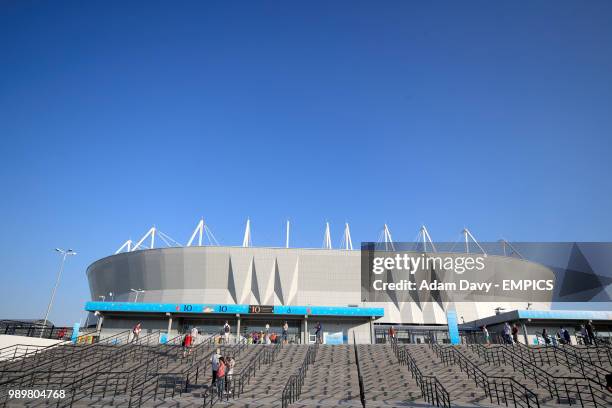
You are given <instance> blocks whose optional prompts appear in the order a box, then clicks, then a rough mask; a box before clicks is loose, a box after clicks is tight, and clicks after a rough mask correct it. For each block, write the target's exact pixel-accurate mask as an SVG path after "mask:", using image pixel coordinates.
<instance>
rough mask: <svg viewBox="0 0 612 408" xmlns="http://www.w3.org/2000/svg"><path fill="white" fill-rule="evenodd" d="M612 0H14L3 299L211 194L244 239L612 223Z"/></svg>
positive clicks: (62, 295)
mask: <svg viewBox="0 0 612 408" xmlns="http://www.w3.org/2000/svg"><path fill="white" fill-rule="evenodd" d="M611 18H612V3H611V2H609V1H590V2H586V3H585V2H577V1H571V2H570V1H539V2H528V1H520V2H505V3H500V2H489V1H481V2H422V3H420V4H419V3H417V2H405V1H398V2H384V3H380V2H353V1H351V2H348V1H334V2H302V3H296V2H231V3H228V2H193V3H190V2H183V3H181V4H175V3H173V2H146V3H144V2H143V3H138V2H130V4H122V2H77V1H75V2H43V1H4V2H1V3H0V152H1V154H2V160H1V161H0V182H1V184H0V188H1V191H2V193H1V196H2V198H1V200H0V217H1V218H0V220H1V221H2V222H1V224H0V225H1V227H2V234H0V248H1V249H0V255H1V257H0V262H1V268H0V282H1V285H0V311H1V313H0V317H21V318H26V317H38V316H42V315H43V314H44V311H45V308H46V304H47V302H48V297H49V293H50V289H51V287H52V285H53V281H54V278H55V273H56V271H57V267H58V264H59V258H58V256H57V255H56V254H55V253H54V252H53V251H52V249H53V248H54V247H57V246H59V247H73V248H74V249H75V250H77V251H78V252H79V254H78V255H77V256H76V257H74V258H72V259H70V261H69V263H68V265H67V268H66V271H65V275H64V277H63V280H62V283H61V287H60V290H59V292H58V298H57V302H56V305H55V308H54V311H53V312H52V314H51V318H52V320H54V321H56V322H58V323H71V322H73V321H75V320H77V321H78V320H79V319H80V318H81V317H82V316H84V313H83V312H82V306H83V303H84V302H85V301H86V300H88V297H89V291H88V287H87V282H86V279H85V269H86V267H87V265H89V264H90V263H91V262H93V261H94V260H96V259H98V258H100V257H103V256H106V255H109V254H111V253H113V252H114V251H115V250H116V249H117V248H118V247H119V246H120V245H121V244H122V243H123V242H124V241H125V240H126V239H128V238H132V239H136V238H139V237H140V236H141V235H142V234H144V233H145V232H146V230H147V229H148V228H149V227H150V226H151V225H153V224H155V225H156V226H157V227H158V228H159V229H160V230H162V231H164V232H166V233H167V234H169V235H170V236H172V237H173V238H175V239H177V240H179V241H183V242H184V241H186V240H187V238H188V237H189V235H190V233H191V231H192V230H193V228H194V227H195V225H196V223H197V222H198V220H199V218H200V217H201V216H204V217H205V218H206V220H207V222H208V224H209V225H210V227H211V229H212V230H213V232H214V233H215V235H216V236H217V238H218V239H219V241H220V242H221V243H223V244H228V245H237V244H240V243H241V240H242V229H243V227H244V222H245V219H246V218H247V217H250V218H251V219H252V223H253V243H254V244H255V245H273V246H276V245H281V244H282V243H283V242H284V235H283V234H284V233H283V227H284V221H285V219H286V218H290V219H291V220H292V222H293V224H292V226H293V228H292V230H293V245H296V246H307V247H319V246H321V243H322V241H323V226H324V222H325V221H326V220H328V221H330V222H331V224H332V238H333V240H334V244H335V245H338V244H339V242H340V238H341V228H342V224H343V223H344V222H345V221H349V222H350V223H351V228H352V234H353V241H354V242H359V241H362V240H365V241H367V240H375V239H376V238H377V236H378V234H379V231H380V229H381V227H382V224H383V223H385V222H387V223H389V225H390V226H391V231H392V233H393V235H394V238H395V239H396V240H411V239H414V237H415V235H416V233H417V230H418V228H419V226H420V224H422V223H425V224H426V225H427V226H428V228H429V231H430V233H431V235H432V236H433V238H434V239H436V240H446V241H455V240H457V239H458V238H459V232H460V230H461V229H462V228H463V227H464V226H468V227H470V229H471V230H472V232H473V233H474V235H475V236H476V237H477V238H478V239H480V240H483V241H484V240H495V239H498V238H499V237H501V236H503V237H505V238H507V239H510V240H517V241H574V240H575V241H610V240H612V217H610V214H609V212H610V209H611V208H612V195H611V191H612V181H611V178H610V175H611V173H612V164H611V163H612V161H611V160H610V157H611V154H612V140H611V139H612V115H611V112H612V75H611V72H612V25H611V24H610V21H611Z"/></svg>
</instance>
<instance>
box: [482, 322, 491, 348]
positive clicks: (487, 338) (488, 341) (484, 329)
mask: <svg viewBox="0 0 612 408" xmlns="http://www.w3.org/2000/svg"><path fill="white" fill-rule="evenodd" d="M482 334H483V335H484V340H485V344H486V345H487V346H489V345H490V344H491V336H490V335H489V330H487V326H486V325H485V326H482Z"/></svg>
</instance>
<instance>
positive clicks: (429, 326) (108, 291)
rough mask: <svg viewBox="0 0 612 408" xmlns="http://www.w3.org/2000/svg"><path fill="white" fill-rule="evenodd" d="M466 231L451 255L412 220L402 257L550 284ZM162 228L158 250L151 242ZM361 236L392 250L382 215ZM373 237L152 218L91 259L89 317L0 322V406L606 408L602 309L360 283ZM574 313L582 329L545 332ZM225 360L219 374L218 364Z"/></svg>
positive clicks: (538, 270)
mask: <svg viewBox="0 0 612 408" xmlns="http://www.w3.org/2000/svg"><path fill="white" fill-rule="evenodd" d="M464 234H465V241H464V244H465V247H464V248H463V250H462V251H460V252H452V251H446V250H441V248H440V245H438V247H437V248H436V245H434V243H433V242H432V241H431V238H430V237H429V234H428V232H427V230H426V228H425V227H422V228H421V231H420V236H421V240H420V244H419V245H420V246H418V245H417V247H415V248H414V250H412V251H407V252H405V254H406V256H407V257H414V258H415V259H418V258H419V257H420V258H423V259H424V254H427V253H433V252H435V257H439V258H444V259H449V260H451V261H452V263H453V264H455V265H461V267H463V265H465V262H464V259H463V260H461V261H459V259H458V258H457V257H460V256H462V257H465V256H466V254H468V255H469V254H470V253H471V251H473V252H476V253H478V254H480V255H483V256H482V260H481V261H482V262H483V265H482V266H483V268H481V269H484V268H487V269H491V270H493V271H494V272H495V274H496V275H499V276H515V277H519V278H525V279H527V278H529V279H531V280H532V281H539V280H546V281H548V280H554V279H555V278H556V276H555V273H554V271H553V270H552V269H550V268H549V267H547V266H544V265H542V264H540V263H537V262H532V261H529V260H526V259H524V258H523V257H522V256H519V255H518V254H517V251H516V249H515V248H513V247H512V245H511V244H509V243H504V244H503V245H507V246H508V247H509V248H511V249H512V250H511V251H509V253H508V252H506V251H505V250H504V251H503V252H502V253H501V254H493V253H491V251H490V250H488V249H487V250H485V247H483V245H480V244H479V243H478V242H477V241H476V240H475V239H474V237H473V236H472V235H471V233H470V232H469V231H468V230H465V231H464ZM203 235H206V236H207V237H208V241H209V242H208V244H206V245H205V244H204V239H203ZM156 238H158V239H161V241H162V242H164V244H166V245H165V246H163V247H155V240H156ZM145 242H146V243H147V245H145ZM196 242H197V244H196ZM372 245H373V246H374V247H375V248H377V250H376V251H375V252H374V254H383V255H385V254H389V253H390V252H389V248H390V247H393V246H395V245H396V243H394V242H393V241H392V239H391V234H390V232H389V229H388V227H387V226H386V225H385V226H384V229H383V233H382V235H381V239H379V242H378V243H376V244H372ZM370 246H371V245H369V244H368V245H365V246H363V245H362V248H361V249H360V250H353V248H352V242H351V237H350V230H349V227H348V225H346V226H345V232H344V239H343V245H342V247H341V248H340V249H333V248H332V246H331V239H330V234H329V225H327V226H326V230H325V238H324V245H323V248H319V249H304V248H291V247H290V245H289V225H287V238H286V246H285V247H283V248H260V247H253V246H252V245H251V240H250V222H247V227H246V230H245V235H244V240H243V245H242V246H240V247H230V246H222V245H219V244H218V243H217V242H216V240H215V239H214V237H213V236H212V233H211V232H210V231H209V230H208V229H207V227H206V225H205V224H204V223H203V221H201V222H200V223H199V224H198V227H197V228H196V230H195V231H194V233H193V235H192V236H191V238H190V239H189V242H188V243H187V244H186V245H180V244H179V243H178V242H177V241H175V240H173V239H172V238H170V237H169V236H167V235H166V234H165V233H163V232H161V231H159V230H157V229H156V228H155V227H153V228H151V229H150V230H149V231H148V232H147V234H145V235H144V236H143V237H142V239H141V240H139V241H138V242H137V243H132V242H131V241H127V242H126V243H125V244H124V245H123V246H122V247H121V248H119V250H117V252H116V253H115V254H114V255H111V256H108V257H105V258H102V259H100V260H97V261H95V262H94V263H92V264H91V265H90V266H89V267H88V268H87V271H86V275H87V279H88V281H89V286H90V291H91V299H92V300H91V301H89V302H87V303H86V305H85V309H86V310H87V311H88V312H89V316H90V317H89V318H88V320H91V322H88V323H86V324H85V325H84V327H80V325H79V324H75V325H74V327H55V326H54V325H53V324H52V323H51V322H49V321H47V320H45V321H44V322H43V323H42V324H41V322H40V321H1V322H0V331H2V335H0V340H1V341H2V345H1V346H0V406H39V405H40V406H51V405H52V406H56V407H68V406H83V407H85V406H101V407H102V406H122V407H139V406H151V407H171V406H175V407H176V406H193V407H195V406H203V407H208V406H215V405H217V406H234V407H281V408H285V407H289V406H291V407H337V406H346V407H362V408H365V407H368V406H370V407H422V406H437V407H445V408H450V407H496V406H506V407H507V406H510V407H515V408H518V407H520V408H523V407H536V408H539V407H565V406H574V405H578V406H581V407H594V408H596V407H603V406H610V404H612V377H611V370H612V347H611V346H610V337H611V336H612V324H611V322H612V312H595V311H593V312H591V311H563V310H551V301H552V300H553V299H552V295H550V294H547V295H545V296H544V297H542V296H536V297H534V298H533V299H532V298H524V299H523V298H521V299H520V301H519V300H518V299H513V298H512V296H508V295H503V293H497V292H494V293H493V295H492V297H484V298H479V296H480V295H478V294H477V295H474V294H473V293H471V294H470V295H469V296H470V297H469V298H470V299H472V300H473V301H470V302H468V301H456V300H457V299H455V300H453V299H448V298H445V297H441V296H439V294H438V295H436V293H435V292H436V291H435V285H429V286H428V288H431V293H429V292H427V291H426V292H422V291H419V292H418V295H415V294H414V293H410V292H408V293H407V294H404V295H401V294H397V293H395V292H393V291H384V292H382V293H375V294H372V293H371V292H369V291H368V290H364V285H368V284H369V283H370V282H368V281H367V279H366V281H364V279H363V278H364V268H362V266H363V263H364V262H366V263H367V262H368V259H369V258H370V257H371V256H372V253H369V252H368V248H369V247H370ZM392 249H393V250H394V248H392ZM396 259H400V258H396ZM382 263H384V262H381V264H382ZM378 272H380V271H377V273H378ZM387 272H388V271H387ZM465 273H467V272H465ZM382 275H384V274H382V273H381V274H380V275H378V276H382ZM387 276H388V277H390V282H388V283H393V280H394V277H393V274H392V273H388V274H387ZM409 276H413V277H415V279H416V278H418V277H419V276H420V278H422V279H423V280H424V281H425V282H428V281H430V280H433V281H438V280H440V281H444V280H449V279H452V278H453V277H454V274H453V273H451V274H445V271H443V270H433V269H431V270H427V269H423V270H412V271H411V272H410V274H409ZM460 276H461V277H462V278H463V277H465V276H466V274H464V272H463V271H462V273H461V275H460ZM366 277H367V276H366ZM366 282H368V283H366ZM397 282H400V281H396V282H395V283H397ZM409 283H410V282H409ZM460 300H464V299H463V298H461V299H460ZM492 300H494V301H492ZM525 300H533V302H529V303H528V304H525V302H524V301H525ZM534 305H535V306H536V307H537V309H532V308H531V307H532V306H534ZM504 310H509V311H506V312H504ZM459 320H461V321H459ZM226 323H227V324H228V326H229V327H228V329H227V330H225V327H224V326H225V324H226ZM509 324H512V332H511V334H510V332H508V333H506V332H505V330H506V329H505V328H506V327H508V328H509V327H510V326H509ZM581 324H582V325H583V328H584V326H585V325H586V327H587V328H588V330H586V331H579V330H578V331H574V332H572V333H570V332H569V331H563V330H561V331H559V332H558V333H557V331H556V328H558V327H559V326H560V325H561V326H565V327H568V328H571V327H579V326H580V325H581ZM315 327H316V328H319V327H320V330H317V331H315ZM483 327H488V328H489V332H485V331H484V329H482V328H483ZM544 329H548V330H549V332H550V333H551V335H550V336H549V335H546V334H545V331H543V330H544ZM277 334H278V335H277ZM220 357H223V360H222V361H224V362H228V364H230V365H229V366H228V367H231V371H228V372H227V373H225V374H219V373H220V372H221V370H222V369H221V368H220V367H221V363H219V361H221V360H220ZM215 368H216V370H215ZM223 370H225V368H223ZM220 375H222V377H219V376H220ZM381 378H384V381H381Z"/></svg>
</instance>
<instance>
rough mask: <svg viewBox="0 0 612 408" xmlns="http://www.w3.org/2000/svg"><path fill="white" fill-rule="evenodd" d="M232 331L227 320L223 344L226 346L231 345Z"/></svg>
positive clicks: (224, 326)
mask: <svg viewBox="0 0 612 408" xmlns="http://www.w3.org/2000/svg"><path fill="white" fill-rule="evenodd" d="M231 331H232V328H231V327H230V325H229V323H228V321H227V320H226V321H225V324H224V325H223V342H224V343H225V344H229V339H230V333H231Z"/></svg>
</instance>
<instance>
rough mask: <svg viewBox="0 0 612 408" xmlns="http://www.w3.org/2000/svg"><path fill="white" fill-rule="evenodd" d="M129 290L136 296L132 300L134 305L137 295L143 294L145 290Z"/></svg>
mask: <svg viewBox="0 0 612 408" xmlns="http://www.w3.org/2000/svg"><path fill="white" fill-rule="evenodd" d="M130 290H131V291H132V292H134V293H135V294H136V297H135V298H134V303H136V302H138V295H140V294H141V293H145V290H143V289H131V288H130Z"/></svg>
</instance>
